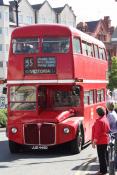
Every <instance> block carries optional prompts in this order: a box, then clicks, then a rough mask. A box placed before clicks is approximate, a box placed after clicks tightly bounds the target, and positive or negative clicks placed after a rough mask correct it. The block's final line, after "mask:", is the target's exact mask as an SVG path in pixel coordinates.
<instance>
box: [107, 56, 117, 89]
mask: <svg viewBox="0 0 117 175" xmlns="http://www.w3.org/2000/svg"><path fill="white" fill-rule="evenodd" d="M108 88H109V89H110V90H111V91H112V90H113V89H115V88H117V57H113V58H112V66H111V70H110V72H109V84H108Z"/></svg>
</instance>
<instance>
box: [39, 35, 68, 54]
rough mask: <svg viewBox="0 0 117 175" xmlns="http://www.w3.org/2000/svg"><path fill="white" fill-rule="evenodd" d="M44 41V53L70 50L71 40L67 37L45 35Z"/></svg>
mask: <svg viewBox="0 0 117 175" xmlns="http://www.w3.org/2000/svg"><path fill="white" fill-rule="evenodd" d="M42 43H43V44H42V50H43V52H44V53H67V52H68V51H69V46H70V41H69V38H67V37H60V38H58V37H56V38H55V37H47V38H46V37H45V38H43V42H42Z"/></svg>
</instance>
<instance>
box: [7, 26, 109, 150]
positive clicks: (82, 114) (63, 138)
mask: <svg viewBox="0 0 117 175" xmlns="http://www.w3.org/2000/svg"><path fill="white" fill-rule="evenodd" d="M29 37H30V38H33V37H34V38H35V37H37V38H39V44H38V49H39V52H38V53H30V54H27V53H23V54H22V53H21V54H15V53H13V52H14V51H13V41H14V39H16V40H18V39H20V38H23V39H25V38H29ZM46 37H47V38H48V37H52V38H54V37H55V38H56V37H57V38H62V37H63V38H69V50H68V52H66V53H49V52H45V53H44V52H43V50H42V47H43V42H44V39H43V38H46ZM74 38H75V39H77V38H78V40H79V41H80V47H81V46H82V41H85V42H90V44H91V45H92V46H91V47H92V48H93V44H95V45H96V46H97V47H98V48H99V47H100V48H103V49H104V52H105V46H104V44H103V43H102V42H101V41H98V40H97V39H95V38H93V37H91V36H88V35H86V34H84V33H82V32H80V31H78V30H76V29H73V28H69V27H67V26H63V25H32V26H26V27H20V28H17V29H15V30H14V31H13V33H12V36H11V44H10V52H9V61H8V77H7V86H8V125H7V134H8V139H9V147H10V151H11V152H12V153H13V152H18V150H19V148H21V146H22V145H29V146H31V147H33V148H39V149H46V148H48V147H50V146H53V145H58V144H63V143H67V145H68V146H69V148H70V151H71V152H72V153H78V152H80V146H83V144H84V143H86V142H88V141H90V140H91V128H92V125H93V123H94V121H95V118H96V113H95V109H96V107H97V106H98V105H103V106H105V96H106V93H105V92H106V83H107V81H106V73H107V70H108V66H107V58H106V52H105V58H104V59H100V58H96V56H95V53H93V54H92V56H88V55H84V54H83V48H82V47H81V53H74V51H73V45H74V44H73V39H74ZM15 42H16V41H15ZM46 42H47V41H46ZM46 42H45V43H46ZM49 42H50V43H51V42H52V40H49ZM98 54H99V53H98ZM30 63H31V64H30ZM26 64H30V66H28V68H27V67H26ZM40 64H42V66H43V69H40V68H39V66H40ZM44 64H45V65H46V66H45V67H44ZM51 64H52V65H51ZM50 65H51V66H52V67H51V66H50ZM31 66H32V67H31ZM49 66H50V67H51V68H50V67H49ZM43 71H44V73H43ZM46 71H50V72H49V73H46ZM52 71H53V72H52ZM27 72H28V73H27ZM76 87H77V88H76ZM74 88H75V90H73V89H74ZM18 89H20V90H18ZM29 91H30V92H29ZM71 91H72V96H73V97H77V98H78V99H79V100H80V102H77V104H76V101H75V103H74V104H75V105H73V104H72V105H71V106H70V104H69V105H68V106H67V105H65V103H63V106H61V105H60V106H59V105H58V101H57V104H56V98H57V95H59V96H62V97H63V96H66V97H67V96H68V94H70V93H71ZM13 92H18V93H19V94H20V95H19V94H18V96H17V97H18V98H19V97H20V100H19V99H18V98H17V97H16V100H14V99H13V98H12V97H14V95H12V93H13ZM74 92H76V95H74ZM26 93H33V99H34V100H31V101H29V103H28V105H29V104H30V105H29V106H28V108H30V109H28V110H26V108H25V105H27V104H26V103H24V101H23V100H24V94H25V95H26ZM34 94H35V95H34ZM44 94H46V97H45V95H44ZM43 96H44V97H43ZM44 98H46V106H43V105H44V102H45V101H44V100H45V99H44ZM21 99H23V100H21ZM41 99H43V101H42V102H40V101H41ZM25 102H27V99H26V101H25ZM38 102H39V103H41V105H40V106H41V108H40V107H39V104H38ZM20 103H22V104H25V105H23V107H22V108H21V109H20V107H19V106H18V105H21V104H20ZM31 105H34V106H35V107H34V109H32V110H31V108H32V106H31ZM30 106H31V107H30Z"/></svg>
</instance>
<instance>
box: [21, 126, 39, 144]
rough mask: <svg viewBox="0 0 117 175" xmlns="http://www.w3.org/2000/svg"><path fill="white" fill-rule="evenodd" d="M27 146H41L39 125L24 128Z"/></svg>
mask: <svg viewBox="0 0 117 175" xmlns="http://www.w3.org/2000/svg"><path fill="white" fill-rule="evenodd" d="M24 137H25V143H26V144H39V131H38V126H37V124H28V125H25V127H24Z"/></svg>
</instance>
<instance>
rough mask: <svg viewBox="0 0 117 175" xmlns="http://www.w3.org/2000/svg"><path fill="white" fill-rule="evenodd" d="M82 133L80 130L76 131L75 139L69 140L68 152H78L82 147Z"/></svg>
mask: <svg viewBox="0 0 117 175" xmlns="http://www.w3.org/2000/svg"><path fill="white" fill-rule="evenodd" d="M82 139H83V137H82V135H81V132H78V133H77V136H76V138H75V140H73V141H71V142H70V152H71V154H78V153H80V152H81V149H82Z"/></svg>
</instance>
